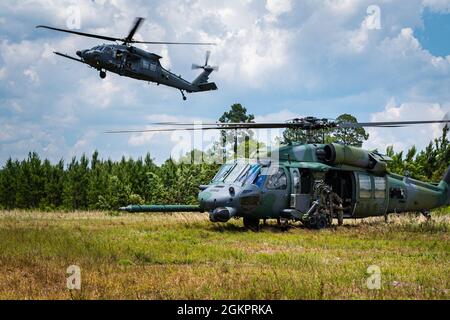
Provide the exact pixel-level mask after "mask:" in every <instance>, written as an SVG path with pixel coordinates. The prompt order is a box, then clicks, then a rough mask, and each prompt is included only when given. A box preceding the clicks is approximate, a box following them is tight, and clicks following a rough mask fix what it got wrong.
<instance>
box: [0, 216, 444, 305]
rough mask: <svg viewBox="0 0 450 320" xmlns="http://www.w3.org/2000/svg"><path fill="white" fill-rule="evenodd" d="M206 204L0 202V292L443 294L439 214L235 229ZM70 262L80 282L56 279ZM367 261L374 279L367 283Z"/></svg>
mask: <svg viewBox="0 0 450 320" xmlns="http://www.w3.org/2000/svg"><path fill="white" fill-rule="evenodd" d="M241 223H242V222H241V221H236V222H232V223H229V224H225V225H216V224H211V223H210V222H209V221H208V219H207V215H201V214H184V215H183V214H174V215H120V216H113V215H108V214H107V213H101V212H78V213H43V212H20V211H12V212H1V213H0V299H449V298H450V291H449V289H450V242H449V229H450V215H448V214H445V213H440V214H435V215H434V216H433V221H432V222H426V221H425V220H424V219H423V218H421V217H416V216H415V215H411V216H407V217H397V216H393V217H392V218H391V221H390V223H389V224H385V223H384V221H383V219H370V220H366V221H364V222H354V221H348V222H346V225H345V226H344V227H340V228H337V227H336V228H332V229H328V230H323V231H311V230H307V229H304V228H300V227H296V228H291V229H290V230H289V231H287V232H282V231H281V230H280V229H279V228H278V227H277V226H275V225H269V226H266V227H263V228H262V230H261V232H258V233H255V232H249V231H245V230H243V228H242V226H241ZM70 265H78V266H80V268H81V277H82V289H81V291H70V290H68V289H67V287H66V277H67V276H68V275H67V274H66V269H67V267H68V266H70ZM370 265H377V266H379V267H380V268H381V271H382V289H381V290H369V289H368V288H367V286H366V280H367V278H368V277H369V275H368V274H367V273H366V271H367V268H368V267H369V266H370Z"/></svg>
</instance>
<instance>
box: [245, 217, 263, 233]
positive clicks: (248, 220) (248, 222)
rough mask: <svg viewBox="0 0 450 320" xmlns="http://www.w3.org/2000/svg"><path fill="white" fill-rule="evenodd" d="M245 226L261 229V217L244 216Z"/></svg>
mask: <svg viewBox="0 0 450 320" xmlns="http://www.w3.org/2000/svg"><path fill="white" fill-rule="evenodd" d="M244 227H245V228H246V229H249V230H252V231H255V232H256V231H258V230H259V219H258V218H252V217H244Z"/></svg>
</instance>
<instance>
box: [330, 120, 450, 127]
mask: <svg viewBox="0 0 450 320" xmlns="http://www.w3.org/2000/svg"><path fill="white" fill-rule="evenodd" d="M449 122H450V120H445V119H444V120H431V121H390V122H389V121H388V122H359V123H338V124H337V126H338V127H339V128H350V129H351V128H370V127H372V128H376V127H381V128H382V127H404V126H409V125H420V124H437V123H449Z"/></svg>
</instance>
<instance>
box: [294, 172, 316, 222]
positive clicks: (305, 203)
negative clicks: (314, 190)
mask: <svg viewBox="0 0 450 320" xmlns="http://www.w3.org/2000/svg"><path fill="white" fill-rule="evenodd" d="M289 171H290V174H291V201H290V207H291V209H295V210H298V211H300V212H302V213H306V212H307V211H308V209H309V207H310V205H311V203H310V202H311V196H310V195H309V193H305V192H306V191H307V190H304V191H305V192H302V183H301V175H300V170H299V169H298V168H290V169H289Z"/></svg>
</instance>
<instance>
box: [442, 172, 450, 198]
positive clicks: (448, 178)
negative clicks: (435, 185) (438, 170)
mask: <svg viewBox="0 0 450 320" xmlns="http://www.w3.org/2000/svg"><path fill="white" fill-rule="evenodd" d="M441 184H442V185H444V187H446V188H447V202H446V204H447V205H450V167H449V168H448V169H447V172H446V173H445V175H444V178H443V179H442V182H441Z"/></svg>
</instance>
